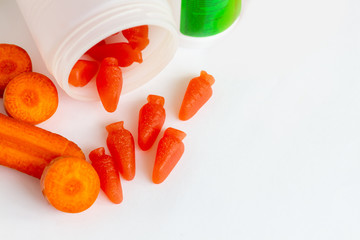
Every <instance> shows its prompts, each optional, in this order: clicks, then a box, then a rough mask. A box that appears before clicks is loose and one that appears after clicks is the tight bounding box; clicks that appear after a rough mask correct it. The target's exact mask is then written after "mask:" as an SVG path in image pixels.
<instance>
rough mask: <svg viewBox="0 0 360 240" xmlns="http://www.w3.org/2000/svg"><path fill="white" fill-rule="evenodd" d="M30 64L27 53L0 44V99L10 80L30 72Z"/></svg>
mask: <svg viewBox="0 0 360 240" xmlns="http://www.w3.org/2000/svg"><path fill="white" fill-rule="evenodd" d="M31 71H32V63H31V59H30V56H29V55H28V53H27V52H26V51H25V50H24V49H23V48H21V47H19V46H17V45H14V44H7V43H2V44H0V97H2V96H3V93H4V90H5V87H6V85H7V84H8V83H9V82H10V80H11V79H13V78H14V77H16V76H17V75H19V74H20V73H23V72H31Z"/></svg>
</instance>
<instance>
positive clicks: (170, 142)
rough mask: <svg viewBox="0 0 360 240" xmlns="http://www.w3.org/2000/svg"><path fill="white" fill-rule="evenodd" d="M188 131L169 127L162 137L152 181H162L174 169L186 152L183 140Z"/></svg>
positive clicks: (157, 182)
mask: <svg viewBox="0 0 360 240" xmlns="http://www.w3.org/2000/svg"><path fill="white" fill-rule="evenodd" d="M185 137H186V133H184V132H183V131H180V130H178V129H175V128H167V129H166V130H165V132H164V136H163V137H162V138H161V139H160V141H159V145H158V148H157V152H156V158H155V164H154V169H153V175H152V181H153V182H154V183H156V184H159V183H162V182H163V181H164V180H165V179H166V178H167V177H168V176H169V174H170V173H171V171H172V170H173V169H174V167H175V165H176V164H177V163H178V162H179V160H180V158H181V156H182V154H183V153H184V149H185V147H184V143H183V142H182V140H183V139H184V138H185Z"/></svg>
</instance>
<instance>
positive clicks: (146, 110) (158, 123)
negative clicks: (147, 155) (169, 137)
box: [138, 95, 166, 151]
mask: <svg viewBox="0 0 360 240" xmlns="http://www.w3.org/2000/svg"><path fill="white" fill-rule="evenodd" d="M147 101H148V103H146V104H145V105H144V106H143V107H142V108H141V109H140V111H139V127H138V143H139V147H140V148H141V149H142V150H144V151H145V150H148V149H149V148H151V146H152V145H153V144H154V142H155V140H156V138H157V136H158V135H159V133H160V130H161V128H162V126H163V125H164V122H165V117H166V113H165V109H164V107H163V106H164V103H165V99H164V98H163V97H161V96H157V95H149V96H148V97H147Z"/></svg>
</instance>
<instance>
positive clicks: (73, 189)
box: [40, 157, 100, 213]
mask: <svg viewBox="0 0 360 240" xmlns="http://www.w3.org/2000/svg"><path fill="white" fill-rule="evenodd" d="M40 184H41V189H42V193H43V195H44V196H45V198H46V199H47V200H48V202H49V203H50V204H51V205H52V206H54V207H55V208H56V209H58V210H60V211H63V212H68V213H78V212H82V211H84V210H86V209H88V208H89V207H91V205H93V203H94V202H95V200H96V198H97V197H98V195H99V191H100V180H99V176H98V174H97V173H96V171H95V169H94V168H93V167H92V166H91V164H90V163H88V162H87V161H85V160H84V159H82V158H75V157H58V158H56V159H54V160H53V161H51V163H50V164H49V165H48V166H47V167H46V168H45V170H44V172H43V174H42V176H41V180H40Z"/></svg>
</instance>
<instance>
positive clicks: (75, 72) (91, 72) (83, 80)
mask: <svg viewBox="0 0 360 240" xmlns="http://www.w3.org/2000/svg"><path fill="white" fill-rule="evenodd" d="M98 69H99V64H98V63H97V62H94V61H88V60H78V61H77V62H76V63H75V65H74V67H73V68H72V70H71V72H70V75H69V83H70V84H71V85H72V86H74V87H83V86H85V85H86V84H88V83H89V82H90V81H91V79H92V78H93V77H94V76H95V74H96V73H97V71H98Z"/></svg>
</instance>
